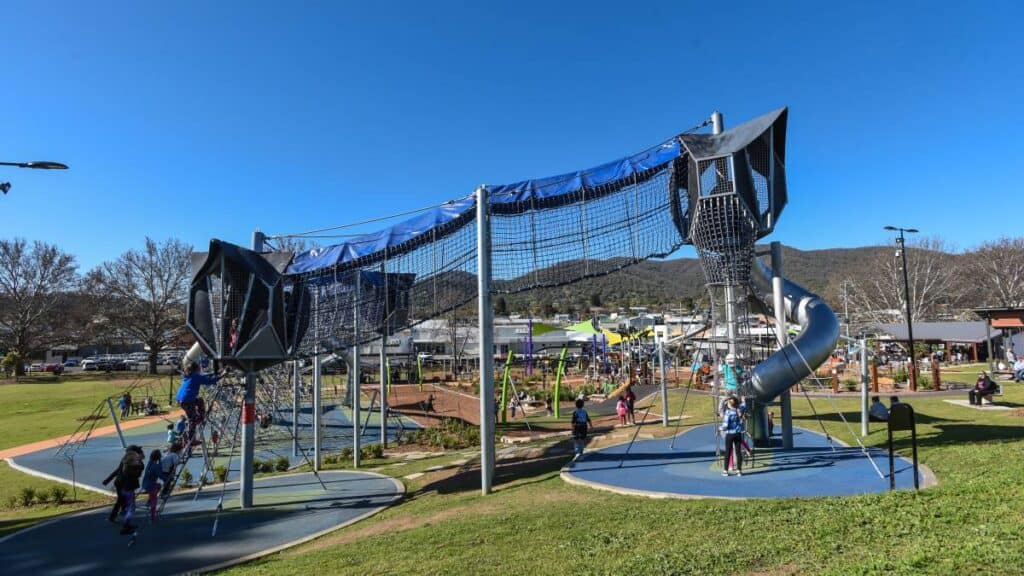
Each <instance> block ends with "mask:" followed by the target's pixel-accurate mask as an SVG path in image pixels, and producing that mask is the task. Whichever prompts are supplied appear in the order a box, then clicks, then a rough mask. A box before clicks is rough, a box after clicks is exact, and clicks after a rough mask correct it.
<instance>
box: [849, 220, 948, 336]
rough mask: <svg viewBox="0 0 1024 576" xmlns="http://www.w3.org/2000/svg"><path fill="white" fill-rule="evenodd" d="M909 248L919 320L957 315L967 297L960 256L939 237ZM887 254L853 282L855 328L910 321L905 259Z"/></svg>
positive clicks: (912, 297)
mask: <svg viewBox="0 0 1024 576" xmlns="http://www.w3.org/2000/svg"><path fill="white" fill-rule="evenodd" d="M906 250H907V254H906V256H907V278H908V282H909V284H910V304H911V307H910V309H911V312H912V313H913V318H914V320H915V321H927V320H936V319H938V318H940V317H942V315H943V314H946V313H949V312H951V311H952V310H953V309H954V308H955V307H956V306H957V305H958V304H959V303H960V302H961V300H962V297H963V285H962V282H961V270H960V262H959V260H958V258H957V256H956V255H955V254H953V253H952V251H951V250H950V249H949V247H948V246H947V245H946V244H945V242H943V241H942V240H941V239H940V238H936V237H933V238H923V239H921V240H918V241H916V242H913V243H910V242H908V243H907V246H906ZM882 254H883V256H882V257H881V258H879V261H877V262H875V263H874V265H873V266H872V267H871V268H870V269H868V270H866V271H863V272H862V273H860V274H858V275H857V277H854V278H849V279H848V280H849V281H850V283H851V287H850V291H849V294H848V297H849V303H850V308H851V316H852V317H853V324H855V325H858V326H864V325H869V324H882V323H891V322H906V307H905V300H904V282H903V260H902V258H901V256H900V255H899V252H898V250H897V249H894V250H893V251H892V252H888V253H885V252H883V253H882Z"/></svg>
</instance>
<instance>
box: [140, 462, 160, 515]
mask: <svg viewBox="0 0 1024 576" xmlns="http://www.w3.org/2000/svg"><path fill="white" fill-rule="evenodd" d="M161 460H162V458H161V455H160V451H159V450H153V451H152V452H150V453H149V461H148V462H146V469H145V471H144V472H143V473H142V491H143V492H145V493H146V494H147V495H148V496H149V498H148V499H147V500H146V503H147V505H148V507H149V521H150V522H156V509H157V505H156V498H157V495H158V494H159V493H160V474H161V472H162V468H161V466H160V461H161Z"/></svg>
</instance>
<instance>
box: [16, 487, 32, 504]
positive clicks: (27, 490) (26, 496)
mask: <svg viewBox="0 0 1024 576" xmlns="http://www.w3.org/2000/svg"><path fill="white" fill-rule="evenodd" d="M35 500H36V489H35V488H32V487H30V486H26V487H24V488H22V489H21V491H20V492H18V503H19V504H21V505H22V506H25V507H28V506H31V505H32V503H33V502H35Z"/></svg>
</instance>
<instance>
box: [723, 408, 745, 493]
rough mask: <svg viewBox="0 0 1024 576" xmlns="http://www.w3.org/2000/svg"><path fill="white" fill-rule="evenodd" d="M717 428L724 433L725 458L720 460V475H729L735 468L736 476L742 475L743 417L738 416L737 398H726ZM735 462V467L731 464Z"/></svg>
mask: <svg viewBox="0 0 1024 576" xmlns="http://www.w3.org/2000/svg"><path fill="white" fill-rule="evenodd" d="M719 430H721V431H722V433H723V434H725V458H724V460H723V462H722V476H729V474H730V473H731V472H732V471H733V470H735V472H736V475H737V476H743V453H742V448H741V446H742V442H743V431H744V425H743V418H742V417H741V416H740V411H739V400H737V399H736V397H735V396H730V397H729V399H728V400H726V408H725V413H724V414H723V415H722V424H721V426H719ZM734 463H735V468H733V464H734Z"/></svg>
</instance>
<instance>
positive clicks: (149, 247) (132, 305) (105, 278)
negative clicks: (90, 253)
mask: <svg viewBox="0 0 1024 576" xmlns="http://www.w3.org/2000/svg"><path fill="white" fill-rule="evenodd" d="M191 254H192V247H191V246H188V245H187V244H184V243H182V242H181V241H179V240H174V239H172V240H167V241H166V242H164V243H163V244H158V243H157V242H155V241H154V240H153V239H151V238H146V246H145V248H144V249H142V250H129V251H127V252H125V253H124V254H122V255H121V256H120V257H118V258H117V259H116V260H112V261H110V262H104V263H103V264H101V265H100V266H98V267H97V268H96V269H94V270H92V271H91V272H90V273H89V276H88V279H87V281H88V285H89V287H90V291H91V292H92V293H93V294H95V295H97V297H98V298H100V299H101V300H102V302H103V303H104V304H103V314H104V316H106V318H107V319H108V320H109V321H110V324H111V325H112V326H113V327H115V328H116V329H118V330H119V331H120V332H122V333H127V334H130V335H131V336H132V337H134V338H137V339H138V340H139V341H141V342H143V343H144V344H145V345H146V346H148V347H149V372H150V374H156V364H157V357H158V355H159V354H160V351H161V350H162V349H163V348H164V347H165V346H167V345H168V343H170V342H173V341H174V340H175V339H176V338H177V337H178V336H179V335H180V333H181V332H182V331H183V330H184V328H185V301H186V298H187V296H188V285H189V280H190V278H191Z"/></svg>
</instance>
